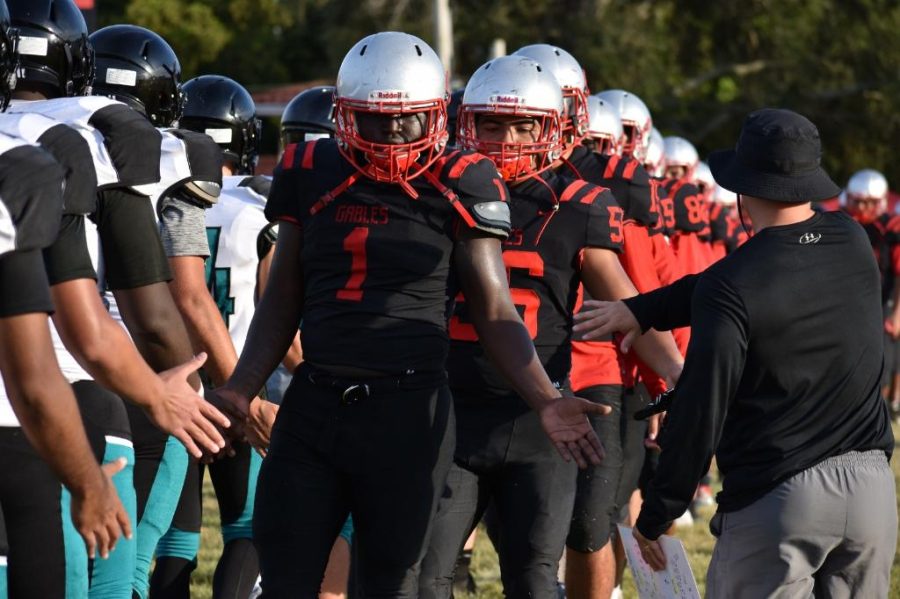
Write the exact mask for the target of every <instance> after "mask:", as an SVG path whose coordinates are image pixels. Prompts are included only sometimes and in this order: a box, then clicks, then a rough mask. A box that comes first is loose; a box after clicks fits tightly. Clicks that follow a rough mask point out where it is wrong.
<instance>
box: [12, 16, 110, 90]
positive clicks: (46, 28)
mask: <svg viewBox="0 0 900 599" xmlns="http://www.w3.org/2000/svg"><path fill="white" fill-rule="evenodd" d="M6 5H7V7H8V8H9V16H10V23H11V24H12V27H13V29H15V30H16V33H17V37H18V39H17V51H18V54H19V69H18V78H19V80H20V81H22V82H25V83H27V84H30V85H35V86H38V87H39V88H40V91H42V92H43V93H45V94H46V95H47V96H49V97H68V96H84V95H89V94H90V93H91V81H93V79H94V53H93V50H92V49H91V44H90V42H89V41H88V28H87V24H86V23H85V21H84V16H83V15H82V14H81V11H80V10H79V9H78V7H77V6H76V5H75V2H74V0H7V1H6Z"/></svg>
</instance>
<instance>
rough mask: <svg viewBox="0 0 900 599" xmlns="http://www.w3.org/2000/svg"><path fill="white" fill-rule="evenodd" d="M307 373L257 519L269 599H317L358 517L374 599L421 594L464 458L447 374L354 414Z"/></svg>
mask: <svg viewBox="0 0 900 599" xmlns="http://www.w3.org/2000/svg"><path fill="white" fill-rule="evenodd" d="M310 373H311V371H310V369H309V367H307V366H303V365H301V367H300V368H299V369H298V370H297V373H296V374H295V375H294V379H293V381H292V382H291V385H290V387H289V388H288V391H287V393H286V394H285V398H284V401H283V403H282V405H281V409H280V410H279V412H278V417H277V419H276V421H275V426H274V429H273V432H272V442H271V445H270V447H269V453H268V455H267V456H266V458H265V460H263V464H262V468H261V470H260V474H259V482H258V486H257V495H256V510H255V513H254V517H253V540H254V543H255V544H256V547H257V551H258V554H259V563H260V570H261V573H262V585H263V595H262V597H263V598H265V599H315V598H316V597H317V596H318V594H319V587H320V584H321V581H322V575H323V573H324V572H325V566H326V564H327V561H328V556H329V553H330V551H331V547H332V545H334V541H335V539H336V538H337V536H338V534H339V533H340V531H341V527H342V526H343V525H344V521H345V520H346V519H347V515H348V514H349V513H350V512H352V513H353V524H354V527H355V532H356V535H355V538H354V540H355V542H356V543H358V553H357V555H358V556H359V564H358V572H359V586H360V587H361V589H362V592H361V593H360V594H359V595H360V596H363V597H403V598H405V597H410V598H414V597H416V596H417V586H418V573H419V570H418V568H419V563H420V562H421V559H422V557H423V555H424V553H425V549H426V547H427V543H428V536H429V533H430V528H431V521H432V518H433V516H434V511H435V508H436V506H437V501H438V497H439V495H440V492H441V491H442V490H443V488H444V482H445V480H446V478H447V471H448V469H449V468H450V464H451V462H452V459H453V445H454V429H455V425H454V421H453V402H452V400H451V398H450V392H449V390H448V389H447V386H446V383H445V382H444V380H443V375H442V374H441V375H435V376H434V377H432V380H431V382H430V384H428V385H427V386H422V385H421V384H418V383H417V384H416V385H413V386H412V387H413V388H408V387H409V386H408V385H406V384H403V385H400V387H399V388H397V389H394V390H391V391H384V392H379V391H377V390H376V391H373V393H372V395H371V396H370V397H368V398H367V399H363V400H361V401H359V402H357V403H355V404H353V405H344V404H343V403H342V402H341V397H342V389H339V388H332V387H328V386H324V385H321V384H319V385H316V384H314V383H313V382H312V380H311V379H310Z"/></svg>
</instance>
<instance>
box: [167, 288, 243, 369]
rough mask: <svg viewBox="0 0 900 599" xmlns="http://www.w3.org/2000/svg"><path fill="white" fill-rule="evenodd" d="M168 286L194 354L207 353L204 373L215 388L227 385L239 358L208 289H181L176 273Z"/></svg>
mask: <svg viewBox="0 0 900 599" xmlns="http://www.w3.org/2000/svg"><path fill="white" fill-rule="evenodd" d="M169 285H170V287H171V289H172V297H173V298H174V299H175V304H176V306H177V307H178V311H179V312H180V313H181V316H182V318H183V320H184V324H185V327H186V328H187V332H188V335H189V336H190V339H191V345H192V347H193V350H194V353H200V352H201V351H205V352H206V354H207V356H208V357H207V360H206V364H204V365H203V370H204V371H206V373H207V374H208V375H209V377H210V379H212V382H213V384H214V385H215V386H217V387H218V386H220V385H224V384H225V381H227V380H228V377H230V376H231V374H232V373H233V372H234V367H235V366H236V365H237V361H238V356H237V352H236V351H235V349H234V343H233V342H232V340H231V336H230V335H229V334H228V329H227V328H226V327H225V322H224V321H223V320H222V316H221V314H220V313H219V309H218V307H217V306H216V303H215V301H214V300H213V298H212V296H211V295H210V294H209V292H208V291H207V290H206V288H205V287H204V288H202V289H201V290H200V291H199V292H194V291H193V290H184V289H180V288H179V286H178V283H177V274H176V280H175V281H173V282H172V283H170V284H169Z"/></svg>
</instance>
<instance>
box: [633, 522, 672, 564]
mask: <svg viewBox="0 0 900 599" xmlns="http://www.w3.org/2000/svg"><path fill="white" fill-rule="evenodd" d="M631 532H632V534H633V535H634V540H635V541H637V544H638V548H639V549H640V550H641V556H642V557H643V558H644V561H645V562H647V565H649V566H650V567H651V568H653V569H654V570H657V571H658V570H665V569H666V553H665V551H663V548H662V545H660V543H659V541H651V540H650V539H648V538H647V537H645V536H644V535H642V534H641V531H639V530H638V529H637V526H635V527H634V528H633V529H631Z"/></svg>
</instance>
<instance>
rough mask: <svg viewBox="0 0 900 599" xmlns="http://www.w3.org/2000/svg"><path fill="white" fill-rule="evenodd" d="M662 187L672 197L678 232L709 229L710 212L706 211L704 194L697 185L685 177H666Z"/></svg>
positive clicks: (698, 231) (696, 231) (699, 231)
mask: <svg viewBox="0 0 900 599" xmlns="http://www.w3.org/2000/svg"><path fill="white" fill-rule="evenodd" d="M662 187H663V188H664V189H665V190H666V194H667V195H668V196H669V197H670V198H672V206H673V209H674V212H675V231H676V232H679V233H702V232H704V231H707V230H708V228H709V227H708V225H709V223H708V219H709V214H708V213H707V212H706V211H705V207H704V202H703V194H701V193H700V190H699V189H698V188H697V186H696V185H694V184H693V183H689V182H687V181H685V180H684V179H665V180H664V181H663V183H662Z"/></svg>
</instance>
